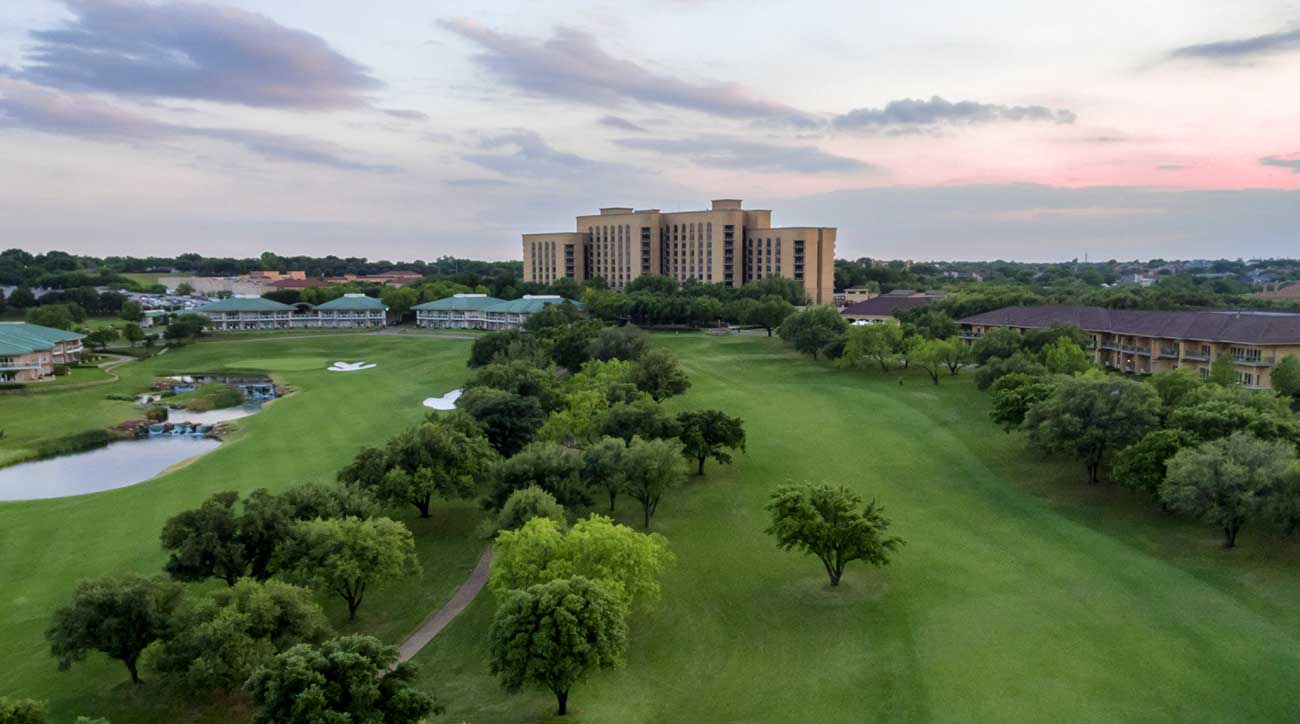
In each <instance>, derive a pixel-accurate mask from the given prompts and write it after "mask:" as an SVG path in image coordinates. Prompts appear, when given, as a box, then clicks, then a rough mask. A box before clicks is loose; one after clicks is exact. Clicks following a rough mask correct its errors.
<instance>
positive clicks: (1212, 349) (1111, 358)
mask: <svg viewBox="0 0 1300 724" xmlns="http://www.w3.org/2000/svg"><path fill="white" fill-rule="evenodd" d="M960 324H961V336H962V338H963V339H965V340H966V341H967V342H969V343H974V341H975V340H977V339H979V338H980V337H981V336H983V335H984V334H985V333H986V332H988V331H989V330H991V329H995V328H998V327H1005V328H1009V329H1014V330H1017V331H1021V332H1024V331H1028V330H1033V329H1042V328H1045V327H1050V326H1052V325H1054V324H1069V325H1073V326H1076V327H1078V328H1079V329H1081V330H1083V332H1084V334H1086V335H1087V337H1088V341H1089V347H1090V351H1091V352H1092V355H1093V360H1094V361H1095V362H1096V363H1097V364H1099V365H1102V366H1103V367H1107V368H1109V369H1114V370H1119V371H1121V372H1132V373H1137V374H1150V373H1152V372H1159V371H1161V370H1170V369H1174V368H1177V367H1187V368H1190V369H1194V370H1196V371H1197V374H1199V375H1200V376H1201V377H1208V376H1209V374H1210V363H1211V362H1213V361H1214V360H1216V359H1218V358H1219V357H1222V356H1227V357H1229V358H1230V359H1232V361H1233V365H1234V367H1235V369H1236V372H1237V379H1238V381H1239V382H1240V383H1241V384H1243V385H1245V386H1247V387H1251V388H1256V389H1271V388H1272V379H1271V377H1272V371H1273V367H1274V366H1275V365H1276V364H1277V363H1278V362H1279V361H1280V360H1281V359H1282V358H1283V357H1285V356H1286V355H1289V354H1291V355H1296V356H1298V357H1300V314H1285V313H1280V312H1259V311H1208V312H1159V311H1146V310H1134V309H1106V308H1104V307H1088V306H1081V305H1070V304H1045V305H1041V306H1035V307H1004V308H1002V309H996V310H994V311H991V312H985V313H983V314H976V315H974V316H971V317H967V318H965V319H962V320H960Z"/></svg>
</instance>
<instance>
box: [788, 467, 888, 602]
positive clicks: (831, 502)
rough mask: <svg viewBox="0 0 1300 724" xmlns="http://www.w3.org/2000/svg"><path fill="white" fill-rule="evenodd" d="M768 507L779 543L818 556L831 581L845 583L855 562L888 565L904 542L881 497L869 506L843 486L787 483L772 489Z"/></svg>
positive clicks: (835, 584) (860, 497)
mask: <svg viewBox="0 0 1300 724" xmlns="http://www.w3.org/2000/svg"><path fill="white" fill-rule="evenodd" d="M767 510H768V511H769V512H770V513H771V514H772V525H771V526H769V527H768V529H767V530H766V531H765V532H766V533H767V534H768V535H770V536H773V537H775V538H776V544H777V547H779V548H780V549H781V550H784V551H788V550H797V551H801V552H803V553H812V554H813V555H815V556H817V558H818V559H819V560H821V562H822V566H823V567H824V568H825V569H826V575H827V577H828V578H829V579H830V584H831V586H838V585H839V584H840V578H841V577H843V575H844V568H845V566H847V565H848V564H849V563H851V562H853V561H859V560H860V561H865V562H867V563H870V564H872V565H877V566H883V565H885V564H887V563H889V554H890V553H891V552H893V551H894V550H895V549H896V548H898V546H900V545H902V544H903V541H902V539H900V538H894V537H891V536H888V535H886V531H887V530H888V529H889V520H888V519H886V518H885V516H884V510H883V509H882V508H880V507H878V506H877V505H876V501H874V500H873V501H871V502H870V503H867V504H866V506H865V507H864V506H863V504H862V496H860V495H858V494H857V493H855V492H853V490H851V489H850V488H847V487H845V486H843V485H829V484H826V483H818V484H813V483H804V484H802V485H794V484H788V483H787V484H786V485H782V486H780V487H778V488H777V489H776V490H774V491H772V495H771V498H770V499H769V500H768V503H767Z"/></svg>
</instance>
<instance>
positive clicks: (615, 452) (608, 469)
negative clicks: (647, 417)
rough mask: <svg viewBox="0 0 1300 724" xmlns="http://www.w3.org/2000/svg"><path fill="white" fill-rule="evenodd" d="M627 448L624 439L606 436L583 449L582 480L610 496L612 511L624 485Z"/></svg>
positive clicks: (590, 486)
mask: <svg viewBox="0 0 1300 724" xmlns="http://www.w3.org/2000/svg"><path fill="white" fill-rule="evenodd" d="M656 408H657V406H656ZM625 448H626V445H625V444H624V443H623V441H622V440H619V439H618V438H614V437H605V438H601V439H600V440H597V441H596V442H595V443H592V444H591V445H589V446H588V447H587V449H585V450H583V451H582V472H581V477H582V482H583V483H585V484H586V485H587V487H589V488H598V489H600V490H602V491H603V492H605V494H606V495H608V496H609V509H610V511H611V512H612V511H613V510H614V501H615V500H616V499H617V498H618V494H619V492H621V491H622V490H623V486H624V481H623V450H624V449H625Z"/></svg>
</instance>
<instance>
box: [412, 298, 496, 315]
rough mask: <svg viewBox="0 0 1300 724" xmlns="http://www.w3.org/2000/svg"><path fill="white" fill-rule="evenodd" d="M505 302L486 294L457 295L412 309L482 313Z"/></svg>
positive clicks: (418, 305)
mask: <svg viewBox="0 0 1300 724" xmlns="http://www.w3.org/2000/svg"><path fill="white" fill-rule="evenodd" d="M503 301H504V300H502V299H497V298H496V297H489V296H488V295H486V294H456V295H454V296H450V297H443V298H442V299H438V300H435V301H432V302H425V303H424V304H417V305H415V306H414V307H411V308H412V309H419V310H423V311H439V312H481V311H483V310H485V309H489V308H491V307H493V306H495V305H497V304H501V303H502V302H503Z"/></svg>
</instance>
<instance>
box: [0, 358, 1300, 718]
mask: <svg viewBox="0 0 1300 724" xmlns="http://www.w3.org/2000/svg"><path fill="white" fill-rule="evenodd" d="M656 343H658V344H664V345H667V346H670V347H672V348H673V349H674V350H675V351H676V352H677V353H678V354H679V355H680V356H681V358H682V360H683V362H684V364H685V365H686V366H687V368H688V370H689V372H690V374H691V379H692V383H693V385H692V388H691V390H690V391H689V392H688V393H687V394H686V395H684V396H682V397H681V398H676V399H673V400H670V401H669V402H667V403H665V404H666V405H668V406H670V407H672V408H674V409H686V408H700V407H718V408H720V409H723V410H726V411H727V412H729V413H731V414H737V415H740V416H741V417H743V418H744V419H745V423H746V429H747V431H748V435H749V451H748V452H747V453H745V454H741V455H738V456H737V460H736V464H735V465H732V466H729V467H719V466H717V465H716V464H715V463H712V462H710V463H709V464H708V466H707V474H706V475H705V477H703V478H694V477H692V478H691V479H690V481H689V483H688V484H687V486H686V487H685V488H684V489H682V490H681V491H678V492H677V493H676V494H674V495H672V496H670V497H668V498H666V499H665V501H664V502H663V504H662V505H661V506H660V510H659V513H658V515H657V516H656V519H655V520H656V528H657V530H659V531H660V532H662V533H664V534H665V535H666V536H667V537H668V538H669V541H670V543H671V545H672V547H673V550H674V551H675V553H676V554H677V558H678V561H677V563H676V564H675V566H674V567H673V568H672V569H671V570H670V572H669V574H668V575H667V577H666V579H665V581H664V592H663V599H662V601H661V602H660V604H659V605H658V607H657V608H655V609H654V610H652V611H649V612H642V613H638V614H636V615H635V616H634V618H633V620H632V622H631V623H632V646H631V649H630V651H629V660H628V664H627V667H626V668H624V669H622V670H620V671H616V672H606V673H599V674H597V675H595V676H594V677H592V678H591V679H590V680H589V681H586V682H584V683H582V684H580V685H579V686H578V687H577V688H575V690H574V691H573V694H572V697H571V699H570V706H571V709H572V710H573V711H574V714H573V715H572V716H571V717H570V720H572V721H579V722H620V723H622V722H628V723H637V722H647V723H648V722H780V723H784V722H791V723H794V722H798V723H800V724H803V723H805V722H864V721H865V722H877V721H879V722H885V721H888V722H898V721H906V722H997V723H999V724H1001V723H1003V722H1050V721H1070V722H1114V721H1142V722H1148V721H1149V722H1207V723H1208V722H1222V721H1234V722H1276V721H1288V720H1291V719H1292V718H1294V714H1293V712H1294V711H1296V709H1297V707H1298V706H1300V691H1297V689H1296V687H1295V685H1294V684H1295V681H1296V680H1297V676H1298V675H1300V606H1297V602H1298V601H1300V573H1297V563H1300V552H1298V551H1297V548H1296V546H1295V545H1294V544H1293V543H1291V542H1289V541H1280V540H1278V539H1276V538H1274V537H1273V536H1271V535H1269V534H1267V533H1266V532H1265V531H1263V530H1261V529H1259V528H1252V529H1247V530H1246V531H1244V532H1243V538H1242V541H1241V547H1240V548H1239V549H1238V550H1235V551H1231V552H1228V551H1224V550H1222V549H1221V548H1219V546H1218V543H1219V541H1218V535H1217V533H1216V531H1215V530H1213V529H1211V528H1208V527H1205V526H1201V525H1198V524H1194V523H1188V522H1185V521H1181V520H1177V519H1174V518H1171V517H1168V516H1165V515H1162V514H1161V513H1159V512H1158V511H1157V510H1155V509H1154V508H1153V507H1152V506H1150V505H1148V504H1145V503H1144V502H1143V501H1140V500H1138V499H1136V498H1135V497H1134V496H1132V495H1130V494H1128V493H1126V492H1124V491H1122V490H1118V489H1116V488H1114V487H1111V486H1100V487H1094V488H1090V487H1088V486H1087V485H1086V484H1084V483H1083V474H1082V467H1081V466H1078V465H1075V464H1073V463H1066V462H1060V461H1052V460H1043V459H1040V458H1039V457H1038V456H1037V455H1034V454H1032V453H1030V452H1027V451H1026V449H1025V447H1024V444H1023V441H1022V440H1021V439H1020V438H1019V437H1018V436H1014V435H1006V434H1003V433H1002V432H1001V431H1000V430H998V429H997V428H996V427H994V426H993V425H992V424H991V423H990V422H989V421H988V420H987V409H988V400H987V398H986V396H984V395H983V394H981V393H979V392H978V391H976V390H975V389H974V388H973V386H972V385H971V384H970V381H969V379H968V378H967V377H965V376H963V377H961V378H951V377H948V376H946V375H945V376H944V378H943V380H942V384H941V385H940V386H938V387H935V386H933V385H931V384H930V383H929V381H928V380H926V379H925V378H924V376H923V374H922V373H920V372H918V371H912V372H909V373H908V374H907V375H906V384H904V385H903V386H901V387H900V386H899V384H898V375H897V373H891V374H879V373H874V372H847V371H841V370H837V369H833V368H831V367H830V366H828V365H825V364H824V363H812V362H809V361H807V360H806V359H800V358H798V357H796V356H795V355H793V354H792V353H790V352H788V351H786V350H785V349H783V348H782V347H781V346H780V342H779V341H778V340H769V339H767V338H765V337H762V336H756V335H742V336H732V337H723V338H715V337H707V336H704V335H689V336H688V335H680V336H677V335H662V336H659V337H657V338H656ZM469 345H470V342H468V341H456V340H447V339H431V338H426V337H423V336H417V335H403V336H396V337H392V336H365V337H355V336H354V337H331V338H318V339H307V340H301V339H300V340H296V341H295V340H289V339H284V340H279V341H275V342H260V343H257V344H243V343H239V342H236V341H233V340H226V341H218V342H202V343H199V344H196V345H192V346H190V347H187V348H185V349H182V350H180V351H176V352H173V353H169V354H167V355H164V356H163V357H161V358H157V359H153V360H148V361H145V362H139V363H135V362H133V363H130V364H128V365H126V366H124V367H121V368H119V372H120V373H122V375H123V381H122V382H121V383H117V384H115V385H106V386H101V387H96V388H91V389H90V390H71V391H67V392H58V393H52V394H47V395H28V396H18V397H4V398H0V406H3V407H4V412H5V413H8V412H9V410H10V409H13V410H15V411H16V412H19V413H22V414H20V415H16V416H10V415H8V414H6V424H10V423H8V420H10V419H14V420H19V419H21V420H26V421H27V422H23V423H21V424H20V425H19V426H18V427H15V428H14V429H12V430H11V433H10V434H11V435H15V434H16V435H17V437H18V439H19V440H22V439H27V440H30V439H32V438H33V437H34V436H37V435H38V433H36V432H33V431H31V430H28V429H27V428H28V427H31V426H33V423H32V422H31V421H33V420H35V421H38V422H39V423H41V424H52V423H58V424H63V425H65V426H68V425H70V426H71V427H73V428H75V427H76V425H77V424H78V423H80V422H82V420H83V418H84V421H85V423H86V424H91V423H95V422H97V421H98V420H100V419H104V418H111V417H113V416H114V415H120V414H122V413H123V411H124V410H129V409H130V407H131V406H130V405H129V404H128V403H112V402H110V401H105V400H103V395H104V394H105V393H106V392H110V391H117V390H118V389H121V390H123V391H132V389H133V386H135V385H140V384H147V381H148V379H150V378H151V376H152V375H153V374H160V373H164V372H167V373H171V372H188V371H198V370H202V371H219V370H220V369H222V368H223V367H224V368H227V369H249V368H257V367H261V368H263V369H266V370H268V371H270V372H271V374H272V375H273V376H274V377H275V378H276V380H277V381H278V382H281V383H284V384H288V385H290V386H292V387H293V388H294V389H296V390H297V392H296V393H295V394H294V395H292V396H290V397H287V398H284V399H281V400H278V401H276V402H275V403H273V404H271V405H270V406H268V408H267V409H266V411H265V412H263V413H262V414H260V415H258V416H255V417H252V418H247V419H246V420H244V421H241V423H240V426H241V428H240V430H239V432H237V433H236V434H235V435H234V436H233V437H232V439H231V440H230V442H228V443H227V444H225V445H223V446H222V447H221V448H219V449H218V450H216V451H215V452H213V453H211V454H209V455H207V456H205V457H203V458H200V459H198V460H197V461H195V462H193V463H192V464H190V465H187V466H184V467H182V468H180V469H179V470H176V471H173V472H171V473H169V474H166V475H163V476H160V477H159V478H156V479H155V480H152V481H149V482H146V483H144V484H141V485H138V486H134V487H131V488H125V489H122V490H118V491H112V492H108V493H103V494H98V495H92V496H86V497H81V498H72V499H65V500H54V501H42V502H39V503H20V504H7V505H6V504H0V553H2V555H0V661H4V662H5V665H4V666H3V667H0V693H2V694H8V695H20V696H35V697H38V698H51V699H52V709H53V711H54V713H55V721H59V722H64V721H68V720H69V719H70V718H71V717H72V716H73V715H74V714H76V713H94V714H99V715H107V716H109V717H110V718H111V719H112V720H113V721H114V722H116V723H117V724H124V723H127V722H137V721H140V722H144V721H228V720H232V719H237V718H239V717H238V714H239V712H240V711H241V710H239V709H238V708H235V709H233V710H232V709H229V708H227V707H228V706H229V705H230V703H229V702H215V703H210V704H207V705H201V706H199V707H197V708H196V707H193V706H189V702H186V701H183V700H181V699H179V698H178V697H172V696H170V695H169V694H168V693H167V692H165V691H161V690H159V689H157V688H153V687H155V686H156V684H153V683H150V684H147V685H146V686H145V687H143V689H142V690H140V691H131V690H130V689H129V687H125V686H122V685H121V683H122V682H123V681H124V680H125V671H124V669H123V668H122V667H121V666H120V664H118V663H116V662H109V661H107V660H104V659H103V658H101V657H95V658H93V659H92V660H90V661H88V662H86V663H83V664H80V665H78V667H77V668H76V669H74V671H73V672H72V673H70V674H69V673H62V674H61V673H58V672H56V671H55V670H54V662H53V661H52V660H51V659H50V657H49V655H48V653H47V649H46V646H45V643H44V641H43V639H42V637H41V631H42V630H43V629H44V627H45V626H46V625H47V624H48V620H49V614H50V611H51V610H52V609H53V608H55V607H57V606H59V605H62V604H63V603H64V602H65V601H66V599H67V595H68V592H69V591H70V590H71V587H72V585H73V582H74V581H75V580H76V579H77V578H79V577H83V576H92V575H102V574H104V573H108V572H113V571H124V570H136V571H143V572H152V571H157V570H158V568H159V566H160V565H161V563H162V560H163V555H162V553H161V551H160V550H158V548H157V544H156V541H157V534H158V529H159V527H160V526H161V523H162V521H163V519H165V518H166V517H167V516H168V515H170V514H171V513H173V512H174V511H176V510H178V509H180V508H184V507H188V506H192V505H194V504H196V503H197V502H198V501H200V500H201V499H202V498H203V497H205V496H206V495H208V494H210V493H211V492H213V491H217V490H223V489H237V490H242V491H248V490H251V489H253V488H256V487H259V486H267V487H271V488H282V487H284V486H287V485H289V484H291V483H293V482H296V481H299V480H310V479H326V478H328V477H329V476H331V475H332V474H333V472H334V471H335V470H336V469H337V468H338V467H339V466H340V465H341V464H343V462H344V461H346V460H347V458H348V457H349V456H350V455H351V454H352V453H353V452H355V450H356V449H357V448H358V447H360V446H362V445H364V444H373V443H375V442H378V441H381V440H383V439H386V438H387V437H388V436H390V435H391V434H392V433H393V432H395V431H396V430H398V429H400V428H401V427H403V426H405V425H407V424H410V423H411V422H414V421H415V420H418V419H419V418H420V416H421V414H422V411H421V409H420V407H419V400H420V399H422V398H423V397H425V396H427V395H429V394H433V393H437V392H444V391H446V390H447V389H450V388H452V387H454V386H456V385H457V384H458V383H459V382H460V380H462V379H463V378H464V376H465V369H464V366H463V360H464V358H465V356H466V354H467V353H468V349H469ZM362 358H364V359H367V360H370V361H375V362H377V363H378V364H379V367H377V368H376V369H374V370H368V371H365V372H358V373H350V374H336V373H327V372H325V371H324V369H323V365H322V366H320V367H312V366H311V364H315V362H316V361H323V362H325V363H326V364H327V363H328V362H330V361H333V360H336V359H343V360H359V359H362ZM308 361H311V364H309V363H308ZM56 400H62V403H63V404H58V405H55V404H53V402H54V401H56ZM10 403H17V406H16V407H15V406H13V405H11V404H10ZM114 405H121V406H122V407H114ZM81 407H84V408H85V410H84V411H80V412H79V413H76V414H74V413H73V412H70V411H68V408H74V409H76V408H81ZM69 431H75V430H69ZM13 442H14V441H13V440H10V439H6V440H4V441H3V442H0V455H3V454H4V450H5V446H8V445H10V444H12V443H13ZM785 480H829V481H834V482H842V483H844V484H847V485H850V486H853V487H854V488H856V489H858V490H860V491H861V492H862V493H863V494H864V495H866V496H867V497H874V498H876V499H877V500H879V501H880V502H881V503H882V504H883V505H884V506H885V508H886V513H887V515H888V516H889V517H890V518H892V520H893V521H894V531H895V532H896V533H897V534H898V535H900V536H902V537H903V538H905V539H906V540H907V545H906V546H905V547H904V548H903V549H902V550H901V551H899V553H898V554H897V556H896V558H895V560H894V562H893V563H892V564H891V565H890V566H888V567H886V568H881V569H873V568H867V567H864V566H862V565H861V564H854V565H851V566H850V568H849V571H848V573H847V574H846V577H845V580H844V582H843V583H842V584H841V586H840V589H839V590H828V588H827V586H826V582H825V575H824V574H823V573H822V571H821V568H820V564H819V563H818V562H817V561H816V560H815V559H813V558H810V557H804V556H800V555H797V554H794V553H783V552H781V551H779V550H777V549H776V548H775V546H774V545H773V544H772V541H771V539H770V538H768V537H767V536H765V535H764V534H763V532H762V531H763V528H764V527H765V526H766V524H767V517H766V514H765V512H764V510H763V504H764V502H765V499H766V496H767V494H768V492H769V491H770V490H771V489H772V488H773V487H774V486H776V485H778V484H780V483H781V482H784V481H785ZM633 505H634V504H630V501H624V502H622V503H620V507H619V511H618V516H619V517H620V518H621V519H622V520H623V521H625V522H627V523H629V524H636V523H637V521H638V520H639V515H638V512H637V511H636V510H635V508H634V507H633ZM397 512H398V513H400V514H402V515H403V516H404V518H403V519H404V520H405V521H406V522H407V523H408V524H409V525H411V527H412V528H413V529H414V530H415V531H416V534H417V541H418V545H419V548H420V554H421V559H422V561H423V565H424V569H425V573H424V575H423V576H422V577H421V578H420V579H418V580H417V581H413V582H411V583H410V584H409V585H404V586H401V587H396V588H390V589H387V590H381V591H377V592H375V593H374V594H372V595H371V596H370V597H368V598H367V600H366V602H365V604H364V605H363V606H362V608H361V612H360V619H359V620H358V622H357V623H356V625H355V627H354V628H355V629H356V630H362V631H368V632H373V633H376V634H378V635H381V636H383V637H384V638H385V639H387V640H390V641H396V640H397V639H399V638H400V637H401V635H402V634H403V633H405V632H406V631H409V630H410V629H411V627H413V626H414V625H415V624H416V623H417V622H418V621H419V620H420V619H422V618H423V616H424V614H425V613H427V612H428V611H429V610H430V609H431V608H433V607H435V606H437V605H439V604H440V603H441V602H442V601H444V600H445V599H446V597H447V596H448V595H450V593H451V591H452V589H454V587H455V586H456V585H457V584H458V583H459V582H460V581H461V580H463V578H464V577H465V575H466V574H467V573H468V570H469V569H470V568H471V567H472V565H473V562H474V559H475V558H476V556H477V553H478V551H479V549H480V541H478V540H475V539H474V538H473V536H472V530H473V527H474V525H475V523H476V522H477V518H478V512H477V511H476V510H475V508H474V507H473V506H472V505H469V504H448V505H444V506H442V507H440V508H439V510H438V511H436V512H435V516H434V518H433V519H431V520H428V521H421V520H418V519H416V518H414V517H412V514H413V512H414V509H413V508H412V509H410V510H409V511H397ZM493 607H494V602H493V600H492V597H491V595H490V594H488V593H484V594H482V595H481V596H480V598H479V599H478V600H476V601H475V602H474V604H472V605H471V606H470V608H469V609H468V610H467V611H466V612H465V613H464V614H462V616H461V617H460V618H458V619H456V620H455V621H454V622H453V623H452V624H451V625H450V626H449V627H448V628H447V629H446V630H445V631H444V632H443V633H442V634H441V635H440V636H439V637H438V638H437V639H435V640H434V641H433V643H432V644H431V645H430V646H429V647H428V648H426V649H425V651H424V652H422V653H421V654H420V655H419V656H418V657H417V658H416V662H417V663H418V664H420V665H421V667H422V673H421V681H422V682H423V684H424V685H425V686H427V687H428V688H429V689H430V690H431V691H433V692H434V693H435V694H436V695H438V696H439V698H440V699H442V701H443V702H444V703H445V704H446V705H447V706H448V712H447V714H446V715H445V716H444V717H442V718H440V719H439V721H447V722H460V721H466V722H471V723H480V722H533V721H544V720H548V719H549V718H550V714H551V713H552V711H553V706H554V702H553V700H552V698H551V696H550V695H549V693H547V692H543V691H539V690H528V691H526V692H524V693H521V694H518V695H507V694H505V693H504V692H503V691H502V690H501V689H500V687H499V686H498V685H497V683H496V681H495V680H494V679H493V678H492V677H491V676H490V674H489V673H488V668H487V660H486V632H487V628H488V625H489V624H490V621H491V617H492V612H493ZM328 610H329V612H330V614H331V616H332V618H333V619H334V620H335V621H336V622H340V621H341V620H342V618H343V616H342V611H341V609H340V606H339V605H338V604H336V603H334V602H332V601H330V602H328ZM349 630H351V629H349Z"/></svg>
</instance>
